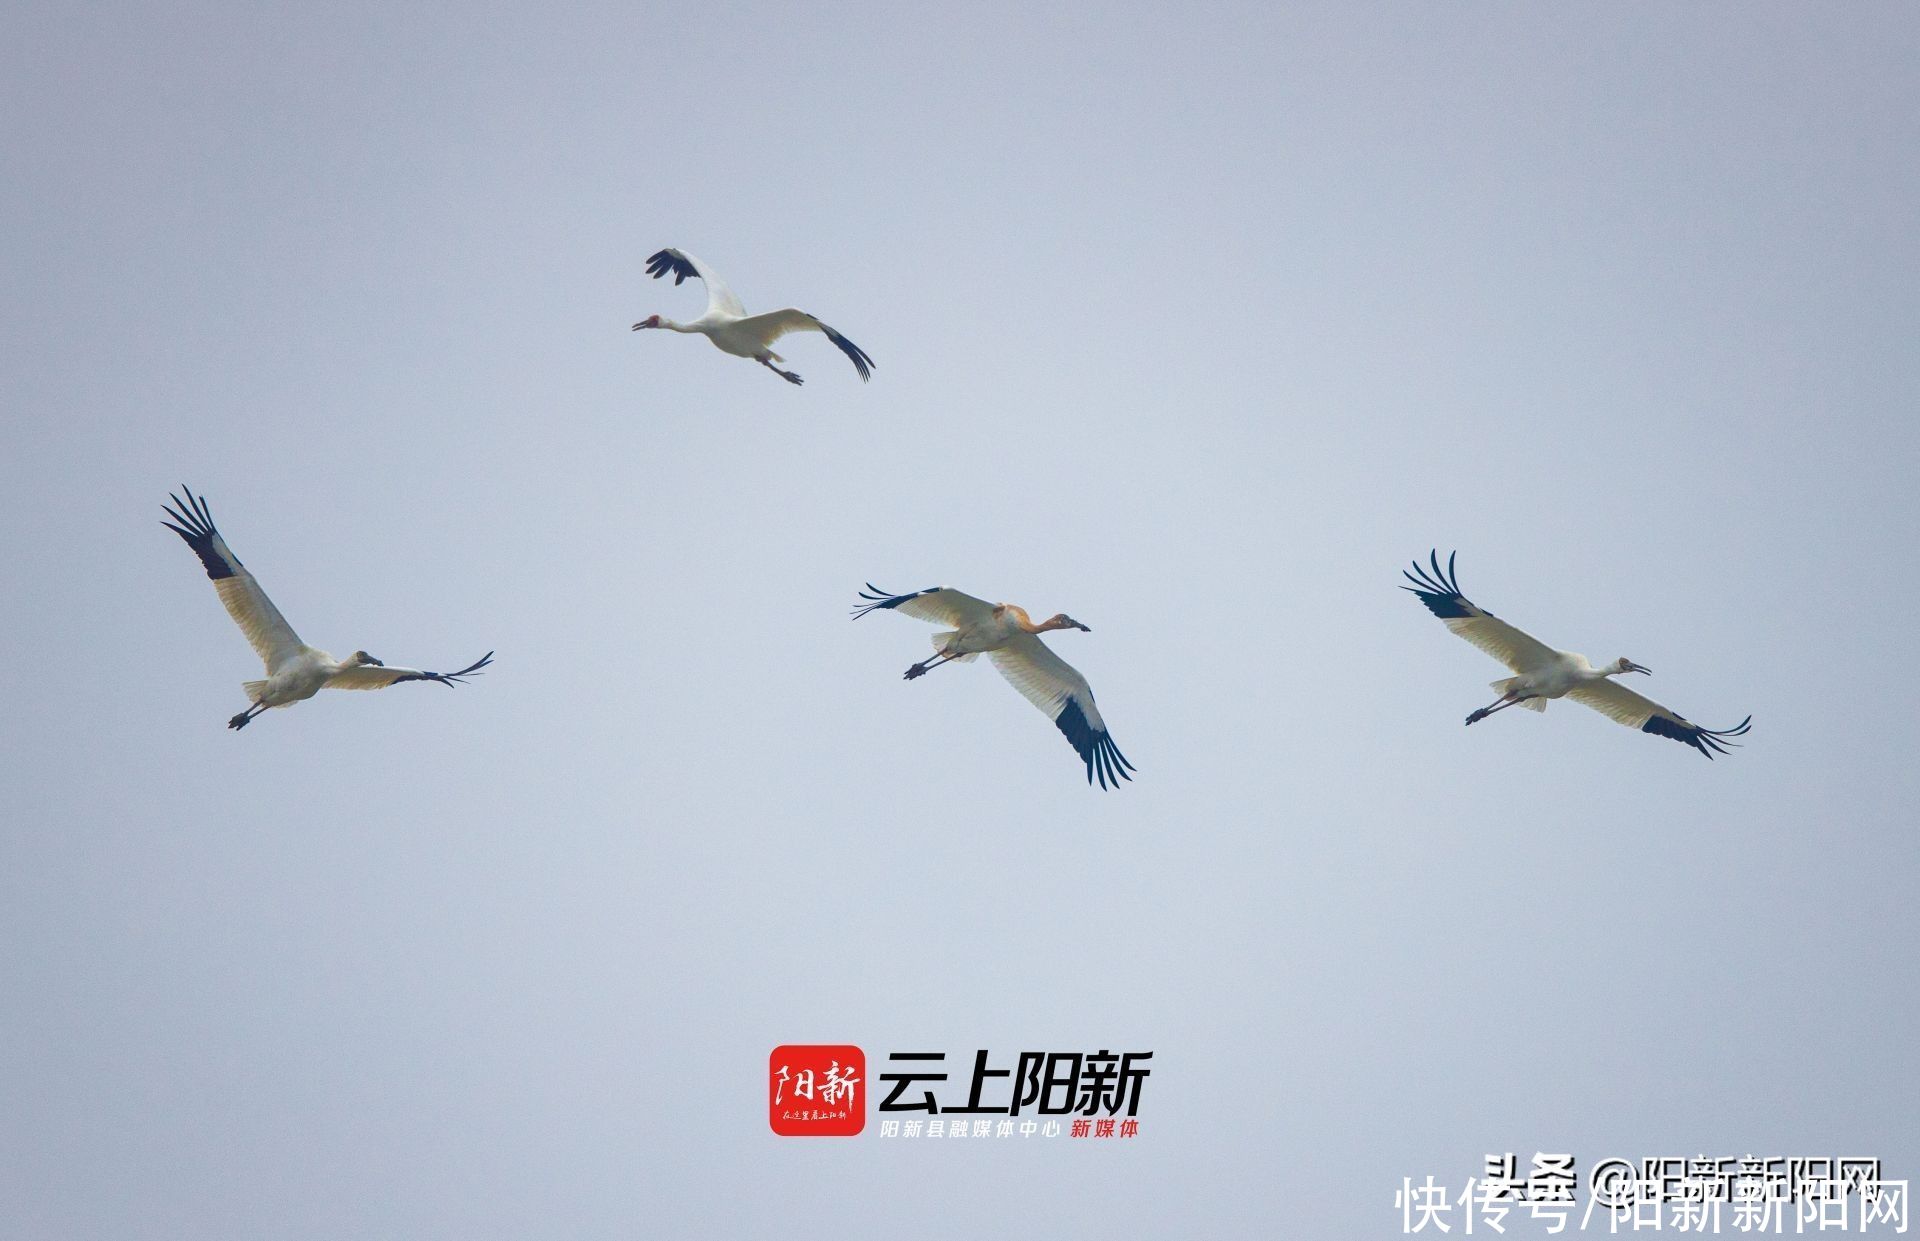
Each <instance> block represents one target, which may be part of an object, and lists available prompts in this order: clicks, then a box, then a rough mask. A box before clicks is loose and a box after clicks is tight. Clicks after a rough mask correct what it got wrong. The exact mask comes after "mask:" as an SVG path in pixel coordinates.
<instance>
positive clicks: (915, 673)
mask: <svg viewBox="0 0 1920 1241" xmlns="http://www.w3.org/2000/svg"><path fill="white" fill-rule="evenodd" d="M925 675H927V666H926V665H925V664H915V665H914V666H913V667H911V668H909V669H907V676H906V679H907V680H909V681H911V680H913V678H915V677H923V676H925Z"/></svg>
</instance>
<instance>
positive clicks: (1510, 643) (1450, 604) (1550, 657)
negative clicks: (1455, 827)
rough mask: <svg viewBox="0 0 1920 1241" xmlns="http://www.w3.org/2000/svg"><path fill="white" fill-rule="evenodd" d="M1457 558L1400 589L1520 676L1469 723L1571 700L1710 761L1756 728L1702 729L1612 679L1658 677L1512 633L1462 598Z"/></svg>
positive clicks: (1434, 558)
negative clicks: (1455, 564) (1508, 711)
mask: <svg viewBox="0 0 1920 1241" xmlns="http://www.w3.org/2000/svg"><path fill="white" fill-rule="evenodd" d="M1458 554H1459V553H1457V552H1456V553H1454V555H1452V556H1448V557H1447V567H1446V569H1445V570H1442V569H1441V568H1440V554H1439V552H1438V551H1432V552H1429V553H1428V560H1429V562H1430V564H1431V566H1432V568H1431V570H1429V569H1428V568H1425V567H1423V566H1422V565H1421V564H1420V562H1419V561H1418V560H1416V561H1414V562H1413V572H1411V573H1406V574H1405V576H1406V578H1407V580H1408V581H1410V582H1412V583H1413V585H1411V586H1402V587H1401V588H1400V589H1402V590H1409V591H1412V592H1413V593H1414V594H1415V595H1416V596H1418V598H1419V600H1420V602H1422V603H1424V604H1426V605H1427V609H1428V610H1429V611H1431V612H1432V613H1433V614H1434V615H1435V616H1438V617H1439V618H1440V619H1441V620H1442V621H1444V622H1445V623H1446V626H1447V628H1448V629H1449V630H1451V631H1453V632H1454V633H1456V634H1459V635H1460V636H1461V637H1463V638H1465V639H1466V640H1467V641H1469V642H1471V643H1473V644H1474V645H1475V646H1477V647H1479V648H1480V649H1481V650H1483V651H1485V652H1486V653H1487V654H1489V655H1491V656H1493V657H1494V658H1495V659H1497V660H1499V661H1500V662H1501V663H1503V664H1505V665H1506V666H1507V668H1508V669H1509V670H1510V671H1512V672H1513V673H1514V674H1515V675H1514V676H1511V677H1506V678H1504V679H1502V680H1498V681H1495V682H1494V683H1493V688H1495V689H1497V690H1499V691H1500V697H1499V698H1497V699H1495V700H1494V702H1493V703H1492V704H1491V705H1490V706H1485V707H1482V708H1480V709H1479V710H1477V711H1475V712H1474V713H1473V714H1471V715H1469V716H1468V717H1467V723H1469V724H1473V723H1477V722H1479V721H1480V720H1483V719H1485V718H1487V717H1488V716H1489V715H1492V714H1493V713H1494V712H1496V711H1501V710H1504V709H1506V708H1507V707H1513V706H1521V707H1526V708H1527V709H1528V710H1531V711H1545V710H1546V709H1547V702H1548V700H1550V699H1554V698H1563V697H1564V698H1571V699H1573V700H1574V701H1575V702H1578V703H1583V704H1585V705H1586V706H1589V707H1592V708H1593V709H1594V710H1596V711H1598V712H1600V713H1601V714H1602V715H1604V716H1606V717H1607V718H1608V719H1611V720H1614V721H1616V722H1618V723H1621V724H1625V725H1626V726H1627V727H1628V728H1635V729H1638V730H1640V731H1641V732H1644V733H1651V734H1653V735H1654V736H1656V737H1671V738H1672V739H1673V740H1675V741H1679V742H1683V743H1685V744H1687V745H1690V746H1692V747H1693V748H1694V749H1696V750H1698V751H1700V752H1701V753H1702V754H1704V755H1706V756H1707V757H1708V758H1712V757H1713V756H1714V754H1716V753H1719V754H1725V753H1726V752H1727V751H1726V749H1725V747H1726V746H1729V745H1733V744H1735V743H1734V742H1732V741H1730V740H1728V738H1731V737H1738V736H1741V735H1743V734H1745V733H1746V732H1747V730H1748V729H1749V728H1751V727H1752V725H1753V717H1752V716H1748V717H1747V718H1746V719H1744V720H1742V721H1741V722H1740V723H1739V724H1738V725H1736V726H1735V727H1733V728H1726V729H1719V730H1715V729H1711V728H1702V727H1700V726H1699V725H1698V724H1695V723H1693V722H1692V721H1690V720H1688V719H1687V718H1686V717H1685V716H1683V715H1680V714H1679V713H1677V712H1675V711H1672V710H1670V709H1668V708H1666V707H1663V706H1661V705H1660V704H1659V703H1657V702H1655V701H1653V699H1651V698H1644V697H1642V696H1641V695H1639V694H1636V693H1634V692H1633V691H1632V690H1630V689H1628V688H1627V687H1626V686H1624V685H1621V684H1619V683H1617V682H1615V681H1612V680H1610V679H1609V678H1611V677H1616V676H1621V675H1624V674H1625V673H1629V672H1640V673H1646V674H1648V675H1651V674H1652V671H1651V669H1648V668H1643V667H1641V666H1640V665H1639V664H1636V663H1634V662H1633V661H1632V660H1630V659H1627V658H1626V657H1624V656H1622V657H1621V658H1619V659H1616V660H1614V661H1613V662H1612V663H1610V664H1607V665H1605V666H1603V667H1599V668H1596V667H1594V666H1593V664H1592V663H1590V662H1589V661H1588V659H1587V657H1586V656H1585V655H1578V654H1575V653H1573V652H1571V651H1557V650H1555V649H1554V648H1552V647H1550V646H1548V645H1547V644H1546V643H1544V642H1542V641H1540V640H1539V639H1537V638H1535V637H1533V636H1532V635H1530V634H1528V633H1525V632H1523V631H1521V630H1519V629H1516V628H1515V627H1514V626H1512V625H1509V624H1508V623H1507V622H1505V621H1503V620H1501V619H1500V618H1499V617H1497V616H1495V615H1494V614H1493V613H1491V612H1489V611H1487V610H1486V609H1485V608H1482V607H1479V606H1477V605H1476V604H1474V603H1473V602H1472V601H1471V600H1470V599H1468V598H1467V597H1466V596H1465V595H1463V594H1461V593H1460V584H1459V579H1458V578H1456V577H1455V576H1454V570H1453V562H1454V557H1455V556H1457V555H1458Z"/></svg>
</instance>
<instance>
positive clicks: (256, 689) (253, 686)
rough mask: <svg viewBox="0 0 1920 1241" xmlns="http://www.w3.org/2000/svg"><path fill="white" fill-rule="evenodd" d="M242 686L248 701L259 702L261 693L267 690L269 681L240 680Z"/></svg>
mask: <svg viewBox="0 0 1920 1241" xmlns="http://www.w3.org/2000/svg"><path fill="white" fill-rule="evenodd" d="M240 688H241V689H242V690H243V691H245V693H246V695H247V701H248V702H259V701H260V695H262V694H264V693H266V692H267V683H266V682H265V681H242V682H240Z"/></svg>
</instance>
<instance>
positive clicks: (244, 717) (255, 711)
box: [227, 702, 267, 728]
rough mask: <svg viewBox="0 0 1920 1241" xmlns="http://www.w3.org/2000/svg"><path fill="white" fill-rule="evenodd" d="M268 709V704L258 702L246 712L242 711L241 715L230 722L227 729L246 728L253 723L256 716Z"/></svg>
mask: <svg viewBox="0 0 1920 1241" xmlns="http://www.w3.org/2000/svg"><path fill="white" fill-rule="evenodd" d="M266 709H267V704H266V703H264V702H256V703H254V704H253V705H252V706H251V707H248V708H247V709H246V710H245V711H242V712H241V713H240V714H238V715H236V716H234V717H233V718H232V719H230V720H228V721H227V727H228V728H245V727H246V726H247V725H248V723H250V722H251V721H252V719H253V717H254V716H256V715H259V714H260V713H261V712H262V711H265V710H266Z"/></svg>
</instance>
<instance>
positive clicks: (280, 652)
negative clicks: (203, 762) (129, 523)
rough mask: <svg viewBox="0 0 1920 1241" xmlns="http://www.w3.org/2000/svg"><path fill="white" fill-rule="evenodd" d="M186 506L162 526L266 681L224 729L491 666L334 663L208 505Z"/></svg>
mask: <svg viewBox="0 0 1920 1241" xmlns="http://www.w3.org/2000/svg"><path fill="white" fill-rule="evenodd" d="M181 491H182V492H184V493H185V494H186V497H187V498H186V499H185V500H182V499H181V498H180V497H179V496H171V497H169V498H170V499H172V501H173V504H174V506H177V507H173V506H167V505H162V506H161V507H162V508H163V509H165V511H166V514H167V516H168V517H170V518H172V519H173V520H172V521H163V522H161V523H160V524H161V525H163V526H165V527H166V528H167V529H169V530H171V531H173V532H174V533H175V534H177V535H179V536H180V537H181V538H183V539H185V540H186V542H187V546H188V547H191V548H192V549H193V551H194V554H195V555H196V556H198V557H200V563H201V564H202V565H203V566H205V568H206V570H207V576H208V577H209V578H211V579H212V580H213V588H214V590H215V592H216V593H218V594H219V596H220V602H221V603H223V604H225V605H226V608H227V614H228V615H229V616H231V617H233V623H234V624H236V625H238V626H240V632H241V633H243V634H245V635H246V636H247V641H248V642H249V643H250V644H251V645H252V646H253V650H254V653H255V654H257V655H258V656H260V662H261V663H262V664H264V665H266V672H267V675H266V678H265V679H264V680H259V681H247V682H245V683H244V684H243V685H242V688H243V689H244V690H245V691H246V695H247V700H248V702H249V704H250V705H249V706H248V708H247V709H246V710H245V711H242V712H241V713H240V714H239V715H236V716H234V717H233V718H232V719H230V720H228V721H227V727H229V728H245V727H246V726H247V724H248V723H249V722H250V721H251V720H252V719H253V717H254V716H256V715H258V714H260V713H261V712H262V711H265V710H267V709H268V708H270V707H286V706H291V705H292V704H294V703H296V702H300V701H302V700H304V699H307V698H311V697H313V696H314V695H315V694H317V693H319V692H320V691H321V690H323V689H385V688H386V687H387V686H389V685H398V684H400V683H401V682H402V681H438V682H439V683H440V684H442V685H453V684H456V683H459V682H460V681H461V680H462V678H464V677H469V676H475V675H478V673H479V671H480V670H481V669H482V668H484V667H486V666H487V665H488V664H490V663H492V662H493V652H492V651H488V652H487V653H486V654H485V655H484V656H482V657H481V658H480V659H478V660H476V661H474V662H473V663H471V664H469V665H467V666H466V667H465V668H462V669H460V671H458V672H423V671H421V670H420V669H418V668H389V667H388V666H386V665H385V664H383V663H381V662H380V661H379V660H377V659H375V658H374V657H373V656H371V655H369V654H367V653H366V652H365V651H355V652H354V653H353V654H351V655H349V656H347V657H346V658H345V659H343V660H342V659H335V658H334V657H333V656H331V655H329V654H327V653H326V652H325V651H322V650H317V649H315V648H314V647H311V646H308V645H307V644H306V643H304V642H302V641H301V640H300V635H299V634H297V633H295V632H294V631H293V626H292V625H289V624H288V623H287V618H286V617H284V616H282V615H280V609H279V608H276V607H274V606H273V600H271V599H269V598H267V592H266V591H264V590H262V589H261V588H260V583H259V581H257V580H256V579H255V578H254V576H253V574H252V573H251V572H249V571H248V569H247V567H246V566H245V565H243V564H241V563H240V558H239V557H238V556H236V555H234V554H233V549H232V548H230V547H228V546H227V541H226V540H225V539H224V538H222V537H220V531H219V530H218V529H216V528H215V527H214V524H213V514H212V512H211V511H210V510H209V509H208V508H207V502H206V499H205V497H202V496H196V495H194V494H193V492H192V491H189V490H188V489H187V488H185V487H182V488H181Z"/></svg>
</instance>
